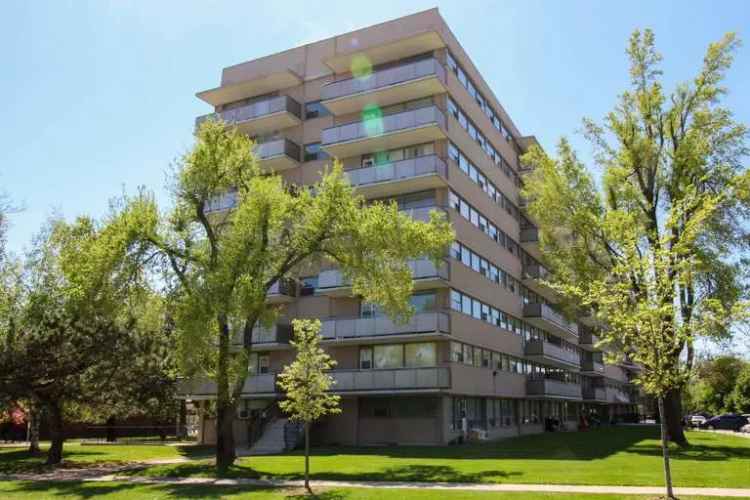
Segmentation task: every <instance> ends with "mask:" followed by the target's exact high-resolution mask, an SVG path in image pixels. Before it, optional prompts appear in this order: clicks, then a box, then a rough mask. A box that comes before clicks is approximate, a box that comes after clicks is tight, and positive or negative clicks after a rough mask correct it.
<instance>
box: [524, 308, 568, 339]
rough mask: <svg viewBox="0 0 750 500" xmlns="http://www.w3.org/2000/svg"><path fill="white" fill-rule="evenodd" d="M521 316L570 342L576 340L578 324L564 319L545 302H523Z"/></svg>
mask: <svg viewBox="0 0 750 500" xmlns="http://www.w3.org/2000/svg"><path fill="white" fill-rule="evenodd" d="M523 317H524V319H526V321H528V322H529V323H531V324H532V325H534V326H536V327H538V328H541V329H542V330H546V331H548V332H550V333H553V334H555V335H557V336H559V337H563V338H564V339H566V340H570V341H572V342H578V325H577V324H576V323H573V322H571V321H568V320H566V319H565V318H564V317H563V315H562V314H560V313H558V312H557V311H555V310H554V309H552V308H551V307H550V306H548V305H547V304H539V303H536V304H533V303H532V304H525V305H524V306H523Z"/></svg>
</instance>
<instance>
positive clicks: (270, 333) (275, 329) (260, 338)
mask: <svg viewBox="0 0 750 500" xmlns="http://www.w3.org/2000/svg"><path fill="white" fill-rule="evenodd" d="M291 337H292V327H291V325H287V324H277V325H273V326H270V327H265V326H256V327H255V328H253V333H252V343H253V345H255V344H286V343H288V342H289V339H290V338H291ZM244 339H245V336H244V333H243V332H242V331H237V332H236V333H235V334H234V337H233V339H232V343H233V344H234V345H236V346H242V345H244V343H245V340H244Z"/></svg>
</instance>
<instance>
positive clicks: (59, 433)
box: [47, 402, 65, 465]
mask: <svg viewBox="0 0 750 500" xmlns="http://www.w3.org/2000/svg"><path fill="white" fill-rule="evenodd" d="M48 409H49V434H50V440H51V441H52V443H51V444H50V447H49V451H48V452H47V464H48V465H55V464H59V463H60V462H62V450H63V441H64V440H65V435H64V431H63V418H62V408H60V405H59V403H57V402H52V403H50V404H49V405H48Z"/></svg>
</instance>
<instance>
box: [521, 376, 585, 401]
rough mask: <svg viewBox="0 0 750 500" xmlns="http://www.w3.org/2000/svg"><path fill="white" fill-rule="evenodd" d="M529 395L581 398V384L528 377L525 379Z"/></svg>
mask: <svg viewBox="0 0 750 500" xmlns="http://www.w3.org/2000/svg"><path fill="white" fill-rule="evenodd" d="M526 392H527V394H528V395H529V396H549V397H557V398H567V399H581V398H582V393H581V384H576V383H573V382H562V381H560V380H554V379H547V378H533V377H531V378H529V379H528V380H527V381H526Z"/></svg>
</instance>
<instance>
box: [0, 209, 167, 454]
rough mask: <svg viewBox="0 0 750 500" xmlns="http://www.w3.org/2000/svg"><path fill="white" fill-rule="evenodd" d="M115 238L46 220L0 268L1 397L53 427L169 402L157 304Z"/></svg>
mask: <svg viewBox="0 0 750 500" xmlns="http://www.w3.org/2000/svg"><path fill="white" fill-rule="evenodd" d="M116 235H117V230H116V229H113V227H112V226H111V225H109V224H106V223H105V224H97V223H95V222H94V221H93V220H91V219H89V218H85V217H84V218H79V219H78V220H77V221H76V222H75V223H72V224H68V223H66V222H64V221H61V220H58V221H53V222H52V223H51V224H50V225H49V226H48V227H47V228H46V229H45V230H44V231H43V232H42V233H41V234H40V236H39V237H38V238H37V239H36V242H35V245H34V248H33V250H32V251H31V252H30V253H29V254H28V255H27V256H26V258H25V259H23V260H20V259H9V260H7V261H6V262H3V263H2V265H0V280H1V281H2V286H0V393H3V394H6V395H9V396H11V397H13V398H17V399H28V400H31V401H33V402H35V403H38V404H40V405H42V406H43V407H44V408H45V409H46V410H48V412H49V413H50V414H52V415H55V416H56V419H57V422H56V425H62V420H63V419H65V418H76V419H81V418H99V417H102V416H109V415H112V414H115V413H119V414H120V415H123V414H129V413H130V412H132V411H133V409H134V408H135V409H138V410H142V408H143V405H144V404H145V401H147V400H148V399H150V398H156V399H158V400H159V401H160V403H165V404H166V405H167V406H169V405H170V404H173V395H174V378H173V373H171V372H170V366H169V365H170V359H171V358H170V356H169V350H168V347H169V344H168V338H167V336H166V334H165V330H164V329H163V301H162V300H161V299H160V298H159V297H158V296H156V295H155V294H154V293H153V292H152V291H151V290H150V287H149V286H148V284H147V282H146V281H145V280H144V279H143V276H142V275H141V274H140V273H139V272H138V271H137V270H138V267H139V266H138V263H136V262H131V261H129V260H128V259H127V258H126V254H127V252H126V250H125V246H126V245H125V244H124V243H123V241H122V240H121V239H118V238H117V237H116ZM60 446H61V443H60Z"/></svg>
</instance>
